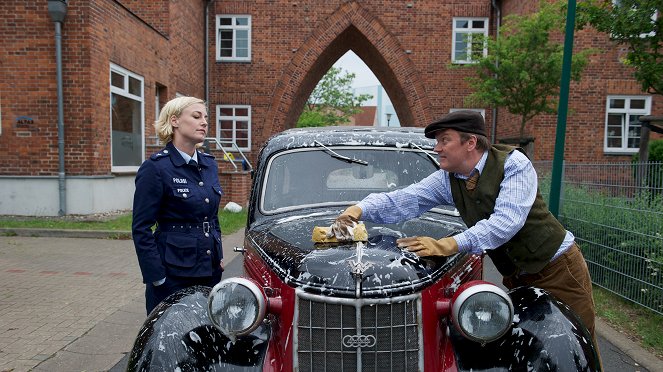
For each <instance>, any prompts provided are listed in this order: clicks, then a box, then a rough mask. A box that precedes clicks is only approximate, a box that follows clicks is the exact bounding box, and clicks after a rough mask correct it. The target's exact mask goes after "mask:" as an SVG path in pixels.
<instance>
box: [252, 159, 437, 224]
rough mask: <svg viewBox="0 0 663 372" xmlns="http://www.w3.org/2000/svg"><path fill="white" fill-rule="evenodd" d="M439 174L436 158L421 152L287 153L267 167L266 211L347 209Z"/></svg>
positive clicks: (264, 187)
mask: <svg viewBox="0 0 663 372" xmlns="http://www.w3.org/2000/svg"><path fill="white" fill-rule="evenodd" d="M339 155H340V156H339ZM342 157H345V158H347V159H345V160H344V159H343V158H342ZM357 160H359V162H358V161H357ZM363 162H366V163H368V164H361V163H363ZM436 170H437V166H436V164H434V163H433V161H432V160H431V158H429V156H428V155H427V154H426V153H425V152H423V151H421V150H418V149H399V148H385V147H374V148H367V147H354V148H353V147H329V148H320V147H316V148H307V149H297V150H292V151H286V152H282V153H280V154H278V155H276V156H274V157H272V158H271V159H270V161H269V163H268V165H267V176H266V177H265V181H264V184H263V187H262V195H261V198H260V200H261V208H260V209H261V210H262V212H263V213H266V214H272V213H278V212H282V211H285V210H290V209H295V208H302V207H310V206H320V205H347V204H351V203H356V202H358V201H360V200H361V199H363V198H364V197H365V196H367V195H368V194H370V193H374V192H384V191H393V190H397V189H400V188H403V187H405V186H408V185H410V184H412V183H415V182H418V181H420V180H422V179H423V178H425V177H427V176H428V175H430V174H431V173H433V172H435V171H436Z"/></svg>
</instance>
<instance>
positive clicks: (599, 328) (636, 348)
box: [595, 317, 663, 372]
mask: <svg viewBox="0 0 663 372" xmlns="http://www.w3.org/2000/svg"><path fill="white" fill-rule="evenodd" d="M595 325H596V334H597V335H601V336H602V337H603V338H605V339H606V340H609V341H610V342H611V343H612V344H614V345H615V346H617V347H618V348H619V350H621V351H623V352H624V354H626V355H628V356H629V357H630V358H631V359H633V360H634V361H635V362H636V363H638V364H639V365H641V366H642V367H644V368H646V369H647V370H649V371H651V372H657V371H663V361H661V360H660V359H658V358H657V357H656V356H655V355H654V354H652V353H650V352H649V351H647V350H645V349H644V348H642V347H641V346H640V345H638V344H637V343H635V342H633V341H631V339H629V338H628V337H626V336H625V335H624V334H622V333H620V332H619V331H617V330H615V329H614V328H612V327H611V326H610V325H609V324H608V323H607V322H606V321H605V320H603V319H601V318H599V317H596V320H595Z"/></svg>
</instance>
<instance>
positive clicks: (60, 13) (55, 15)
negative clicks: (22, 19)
mask: <svg viewBox="0 0 663 372" xmlns="http://www.w3.org/2000/svg"><path fill="white" fill-rule="evenodd" d="M48 14H49V15H50V17H51V19H52V20H53V23H55V69H56V79H57V94H58V164H59V165H58V190H59V194H60V203H59V204H60V209H59V210H58V215H59V216H64V215H66V214H67V199H66V195H67V189H66V184H65V169H64V100H63V93H62V23H63V22H64V18H65V16H66V15H67V0H48Z"/></svg>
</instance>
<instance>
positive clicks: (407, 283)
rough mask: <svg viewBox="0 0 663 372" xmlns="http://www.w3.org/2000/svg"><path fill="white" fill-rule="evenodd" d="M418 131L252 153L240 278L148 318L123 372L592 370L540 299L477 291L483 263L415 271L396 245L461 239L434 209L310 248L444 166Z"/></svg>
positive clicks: (287, 144) (280, 143)
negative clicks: (338, 222) (372, 203)
mask: <svg viewBox="0 0 663 372" xmlns="http://www.w3.org/2000/svg"><path fill="white" fill-rule="evenodd" d="M434 144H435V143H434V141H432V140H429V139H426V138H425V137H424V135H423V130H422V129H420V128H375V127H370V128H362V127H334V128H331V127H330V128H307V129H290V130H286V131H284V132H282V133H279V134H277V135H275V136H273V137H272V138H270V139H269V140H268V141H267V143H266V144H265V145H264V147H263V148H262V150H261V151H260V154H259V156H258V162H257V165H256V168H255V170H254V174H253V186H252V191H251V197H250V201H249V206H248V208H249V209H248V221H247V226H246V230H245V238H244V239H245V240H244V245H243V247H237V248H236V250H237V251H240V252H242V256H241V257H242V258H243V268H244V274H243V275H242V276H240V277H233V278H224V280H222V281H221V282H220V283H219V284H218V285H216V286H215V287H214V288H207V287H192V288H189V289H186V290H182V291H180V292H178V293H176V294H174V295H172V296H171V297H169V298H168V299H166V300H165V301H164V302H162V303H161V304H160V305H159V306H158V307H157V308H155V310H154V311H153V312H152V313H151V314H150V315H149V316H148V318H147V320H146V321H145V323H144V325H143V327H142V329H141V330H140V332H139V334H138V337H137V339H136V342H135V344H134V348H133V350H132V352H131V356H130V359H129V366H128V370H130V371H139V370H174V371H198V370H204V371H208V370H218V371H226V370H233V371H470V370H474V371H476V370H481V371H484V370H492V371H513V370H519V371H520V370H521V371H525V370H534V371H554V370H568V371H576V370H583V371H596V370H600V368H601V367H600V363H599V360H598V357H597V353H596V351H595V348H594V345H593V344H592V341H591V340H592V339H591V337H590V335H589V333H588V331H587V329H586V328H585V327H584V326H582V324H581V323H580V321H579V320H578V319H577V317H576V316H575V315H574V314H573V313H572V312H571V311H570V309H569V308H568V307H567V306H566V305H565V304H563V303H561V302H560V301H558V300H557V299H555V298H554V297H553V296H551V295H550V294H549V293H547V292H546V291H544V290H541V289H538V288H531V287H523V288H517V289H515V290H512V291H510V292H509V293H506V292H505V291H503V290H502V289H500V288H499V287H498V286H496V285H494V284H491V283H488V282H486V281H483V257H482V256H477V255H471V254H465V253H459V254H456V255H453V256H450V257H428V258H420V257H418V256H416V255H414V254H412V253H410V252H407V251H404V250H401V249H399V248H398V247H397V244H396V239H398V238H399V237H406V236H418V235H419V236H421V235H424V236H431V237H434V238H436V239H439V238H442V237H445V236H451V235H454V234H457V233H459V232H461V231H463V230H464V229H466V226H465V225H464V224H463V222H462V220H461V218H460V217H459V216H458V213H457V212H456V211H455V210H453V209H449V208H445V207H438V208H434V209H432V210H430V211H428V212H426V213H424V214H423V215H421V216H420V217H418V218H415V219H413V220H409V221H405V222H402V223H397V224H374V223H370V222H365V225H366V229H367V232H368V240H367V241H363V242H347V243H325V244H316V243H314V242H313V241H312V239H311V233H312V231H313V229H314V227H316V226H330V225H331V224H332V222H333V221H334V219H335V217H336V216H338V215H339V214H340V213H341V212H342V211H343V210H344V209H345V208H347V207H348V206H350V205H352V204H355V203H356V202H358V201H360V200H361V199H362V198H364V197H365V196H367V195H368V194H370V193H373V192H385V191H392V190H397V189H399V188H403V187H406V186H407V185H409V184H411V183H414V182H417V181H419V180H421V179H423V178H424V177H426V176H428V175H429V174H431V173H432V172H435V171H437V170H438V169H439V165H438V163H437V160H436V156H435V153H434V152H433V151H432V149H433V146H434Z"/></svg>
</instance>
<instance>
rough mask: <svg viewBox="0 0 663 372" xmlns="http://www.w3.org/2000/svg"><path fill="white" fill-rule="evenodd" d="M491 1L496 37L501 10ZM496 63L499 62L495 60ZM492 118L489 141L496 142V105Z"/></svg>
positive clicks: (494, 0)
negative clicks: (493, 10)
mask: <svg viewBox="0 0 663 372" xmlns="http://www.w3.org/2000/svg"><path fill="white" fill-rule="evenodd" d="M491 3H492V5H493V8H494V9H495V37H496V38H498V37H499V36H500V25H501V22H502V10H501V9H500V7H499V5H497V0H491ZM496 63H499V61H498V62H496ZM491 116H492V120H491V127H490V137H491V138H490V143H496V142H497V134H496V133H495V131H496V130H497V107H493V114H492V115H491Z"/></svg>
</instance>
